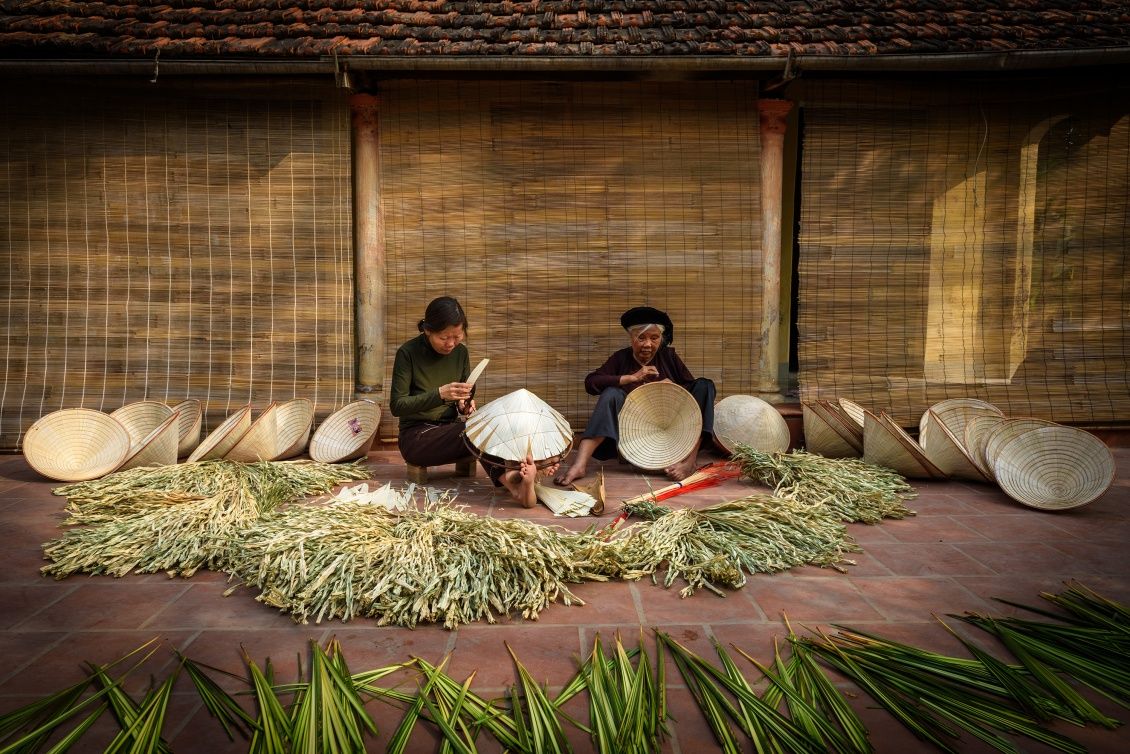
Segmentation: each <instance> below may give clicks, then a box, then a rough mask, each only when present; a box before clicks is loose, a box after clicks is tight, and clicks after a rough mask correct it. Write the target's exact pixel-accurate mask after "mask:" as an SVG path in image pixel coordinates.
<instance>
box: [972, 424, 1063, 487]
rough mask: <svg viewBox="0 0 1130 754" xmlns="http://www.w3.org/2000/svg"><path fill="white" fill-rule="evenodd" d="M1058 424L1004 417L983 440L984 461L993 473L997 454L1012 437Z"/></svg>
mask: <svg viewBox="0 0 1130 754" xmlns="http://www.w3.org/2000/svg"><path fill="white" fill-rule="evenodd" d="M1059 426H1061V425H1059V424H1056V423H1055V422H1053V421H1048V420H1046V419H1030V418H1026V417H1018V418H1015V419H1006V420H1005V421H1003V422H1001V423H1000V424H998V425H997V426H996V427H995V428H994V429H993V431H992V432H991V433H990V434H989V439H988V440H986V441H985V463H986V464H988V465H989V468H991V469H994V472H993V473H994V475H995V474H996V471H995V469H996V465H997V456H998V455H999V454H1000V451H1001V448H1003V447H1004V446H1005V445H1006V444H1007V443H1009V442H1010V441H1011V440H1012V439H1013V438H1016V437H1019V436H1020V435H1022V434H1024V433H1025V432H1029V431H1031V430H1033V429H1041V428H1043V427H1059Z"/></svg>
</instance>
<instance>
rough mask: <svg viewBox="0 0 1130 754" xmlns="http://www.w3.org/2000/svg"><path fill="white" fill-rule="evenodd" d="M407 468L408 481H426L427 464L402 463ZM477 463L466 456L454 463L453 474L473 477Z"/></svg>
mask: <svg viewBox="0 0 1130 754" xmlns="http://www.w3.org/2000/svg"><path fill="white" fill-rule="evenodd" d="M404 465H405V466H406V467H407V468H408V481H409V482H415V483H416V484H427V483H428V467H427V466H413V465H412V464H410V463H406V464H404ZM477 466H478V464H476V463H475V459H474V458H467V459H464V460H462V461H458V462H457V463H456V464H455V476H465V477H470V478H472V479H474V477H475V469H476V467H477Z"/></svg>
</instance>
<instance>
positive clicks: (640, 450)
mask: <svg viewBox="0 0 1130 754" xmlns="http://www.w3.org/2000/svg"><path fill="white" fill-rule="evenodd" d="M619 424H620V441H619V443H618V444H617V448H618V449H619V451H620V455H622V456H623V457H624V460H626V461H627V462H628V463H630V464H632V465H633V466H635V467H637V468H640V469H644V470H647V471H655V470H659V469H665V468H667V467H668V466H670V465H671V464H673V463H678V462H679V461H681V460H683V459H684V458H686V457H687V456H688V455H689V454H690V452H691V450H693V449H694V446H695V443H696V442H698V440H699V437H700V436H701V435H702V411H701V409H699V407H698V403H697V402H696V401H695V399H694V396H693V395H691V394H690V393H688V392H687V391H686V390H684V389H683V388H681V387H679V386H678V385H676V384H674V383H673V382H651V383H648V384H647V385H642V386H640V387H638V388H636V389H635V390H633V391H632V392H630V393H628V397H627V398H626V399H625V400H624V406H623V407H622V408H621V409H620V418H619Z"/></svg>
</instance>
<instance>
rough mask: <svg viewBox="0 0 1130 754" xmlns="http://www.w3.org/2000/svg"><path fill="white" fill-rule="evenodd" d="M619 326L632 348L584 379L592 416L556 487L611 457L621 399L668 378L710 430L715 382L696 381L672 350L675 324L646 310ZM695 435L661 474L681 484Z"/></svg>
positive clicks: (692, 460) (692, 458)
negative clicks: (679, 457) (691, 402)
mask: <svg viewBox="0 0 1130 754" xmlns="http://www.w3.org/2000/svg"><path fill="white" fill-rule="evenodd" d="M620 324H621V325H622V326H623V327H624V329H625V330H627V331H628V335H629V337H630V339H631V345H630V346H629V347H628V348H622V349H620V350H619V351H617V352H616V353H614V354H612V356H610V357H609V358H608V360H607V361H606V362H604V364H603V365H602V366H601V367H600V368H599V369H597V370H596V371H594V372H590V373H589V374H588V376H587V377H585V390H586V391H587V392H588V393H589V394H590V395H596V396H599V398H598V399H597V402H596V408H594V409H593V412H592V417H591V418H590V419H589V422H588V424H587V425H586V426H585V432H584V434H583V435H582V436H581V442H580V443H579V444H578V446H577V453H576V456H575V457H574V459H573V463H572V465H571V466H569V468H567V469H565V470H563V471H561V472H559V473H558V474H557V477H556V478H555V479H554V481H555V482H556V483H557V484H561V485H568V484H572V483H573V482H574V481H576V480H577V479H580V478H581V477H583V476H584V475H585V474H586V473H588V462H589V459H591V458H593V457H596V458H597V459H600V460H606V459H609V458H614V457H615V455H616V443H617V442H618V441H619V439H620V432H619V415H620V409H621V408H622V407H623V405H624V399H625V398H626V397H627V395H628V393H630V392H631V391H632V390H634V389H635V388H637V387H639V386H640V385H643V384H646V383H648V382H656V381H659V380H668V381H670V382H674V383H675V384H676V385H679V386H681V387H683V388H686V389H687V390H688V391H689V392H690V394H691V395H693V396H694V398H695V400H696V401H697V402H698V405H699V409H700V410H701V411H702V433H703V435H708V434H710V433H711V432H713V430H714V394H715V390H714V383H713V382H712V381H711V380H708V379H706V378H703V377H700V378H697V379H696V378H695V377H694V375H692V374H691V372H690V370H689V369H687V365H686V364H684V363H683V360H682V359H680V358H679V356H678V354H676V353H675V349H674V348H672V347H671V341H672V339H673V338H674V326H673V325H672V323H671V318H670V317H668V316H667V314H666V313H665V312H661V311H659V310H658V309H655V308H652V307H650V306H638V307H636V308H634V309H629V310H628V311H626V312H624V313H623V314H622V315H621V316H620ZM701 444H702V436H701V435H700V436H699V439H698V442H696V443H695V446H694V448H693V449H692V450H691V452H690V453H689V454H688V455H687V456H686V457H685V458H683V459H682V460H681V461H679V462H677V463H675V464H672V465H671V466H668V467H667V468H666V469H664V472H665V473H666V474H667V476H668V477H670V478H671V479H674V480H675V481H679V480H682V479H685V478H686V477H688V476H689V475H690V474H691V473H692V472H693V471H694V470H695V467H696V462H697V459H698V448H699V445H701Z"/></svg>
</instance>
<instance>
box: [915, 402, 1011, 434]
mask: <svg viewBox="0 0 1130 754" xmlns="http://www.w3.org/2000/svg"><path fill="white" fill-rule="evenodd" d="M931 411H933V412H934V414H935V415H937V416H939V417H941V419H942V421H944V422H945V423H946V426H947V427H949V428H950V432H953V433H954V435H955V436H957V437H965V422H966V421H967V419H968V418H970V417H973V416H977V415H982V416H983V415H985V414H986V413H989V414H995V415H996V416H1003V415H1004V412H1003V411H1001V410H1000V409H999V408H997V407H996V406H994V405H993V404H991V403H989V402H988V401H982V400H979V399H977V398H948V399H946V400H944V401H938V402H937V403H935V404H934V405H933V406H930V408H928V409H926V410H925V411H923V412H922V418H921V419H919V420H918V435H919V437H921V436H922V432H923V430H925V429H926V424H927V423H928V422H929V421H930V412H931Z"/></svg>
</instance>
